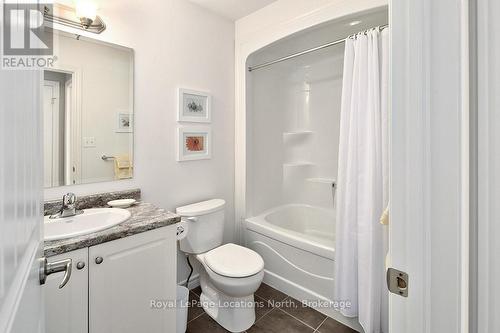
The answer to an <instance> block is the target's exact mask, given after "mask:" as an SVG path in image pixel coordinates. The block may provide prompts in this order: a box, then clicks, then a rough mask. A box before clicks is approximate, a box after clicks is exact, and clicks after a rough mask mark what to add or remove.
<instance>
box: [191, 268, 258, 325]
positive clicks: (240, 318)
mask: <svg viewBox="0 0 500 333" xmlns="http://www.w3.org/2000/svg"><path fill="white" fill-rule="evenodd" d="M203 275H205V274H201V279H200V284H201V290H202V293H201V295H200V302H201V304H202V306H203V309H204V310H205V312H206V313H207V314H208V315H209V316H210V317H212V318H213V319H214V320H215V321H216V322H217V323H218V324H219V325H221V326H222V327H224V328H225V329H226V330H228V331H230V332H235V333H236V332H244V331H245V330H247V329H249V328H250V327H251V326H252V325H253V324H254V323H255V303H254V297H253V294H251V295H249V296H245V297H230V296H227V295H225V294H223V293H221V292H220V291H218V290H216V289H215V288H214V287H213V285H211V283H209V282H207V280H206V275H205V276H203Z"/></svg>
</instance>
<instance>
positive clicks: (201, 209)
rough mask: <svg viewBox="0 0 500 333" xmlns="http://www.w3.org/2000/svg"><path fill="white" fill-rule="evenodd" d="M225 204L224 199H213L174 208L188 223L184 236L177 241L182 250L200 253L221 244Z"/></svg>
mask: <svg viewBox="0 0 500 333" xmlns="http://www.w3.org/2000/svg"><path fill="white" fill-rule="evenodd" d="M225 205H226V202H225V201H224V200H222V199H213V200H208V201H203V202H198V203H195V204H191V205H187V206H183V207H179V208H177V209H176V213H177V214H178V215H180V216H181V218H182V220H183V221H185V222H186V223H187V224H188V230H187V235H186V237H185V238H184V239H181V240H180V241H179V243H180V248H181V251H182V252H185V253H193V254H200V253H204V252H207V251H210V250H211V249H214V248H216V247H218V246H220V245H222V236H223V233H224V206H225Z"/></svg>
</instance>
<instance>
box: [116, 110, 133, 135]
mask: <svg viewBox="0 0 500 333" xmlns="http://www.w3.org/2000/svg"><path fill="white" fill-rule="evenodd" d="M133 131H134V115H133V114H131V113H118V117H117V124H116V131H115V132H117V133H132V132H133Z"/></svg>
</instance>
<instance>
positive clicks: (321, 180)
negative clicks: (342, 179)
mask: <svg viewBox="0 0 500 333" xmlns="http://www.w3.org/2000/svg"><path fill="white" fill-rule="evenodd" d="M306 180H307V181H308V182H311V183H320V184H329V185H332V184H335V183H336V180H335V179H333V178H307V179H306Z"/></svg>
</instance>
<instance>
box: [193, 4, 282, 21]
mask: <svg viewBox="0 0 500 333" xmlns="http://www.w3.org/2000/svg"><path fill="white" fill-rule="evenodd" d="M189 1H191V2H193V3H195V4H198V5H200V6H202V7H204V8H206V9H209V10H211V11H213V12H215V13H217V14H219V15H222V16H224V17H227V18H228V19H231V20H233V21H236V20H238V19H240V18H242V17H244V16H247V15H248V14H250V13H253V12H255V11H257V10H259V9H261V8H263V7H265V6H267V5H269V4H270V3H273V2H275V1H276V0H189Z"/></svg>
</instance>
